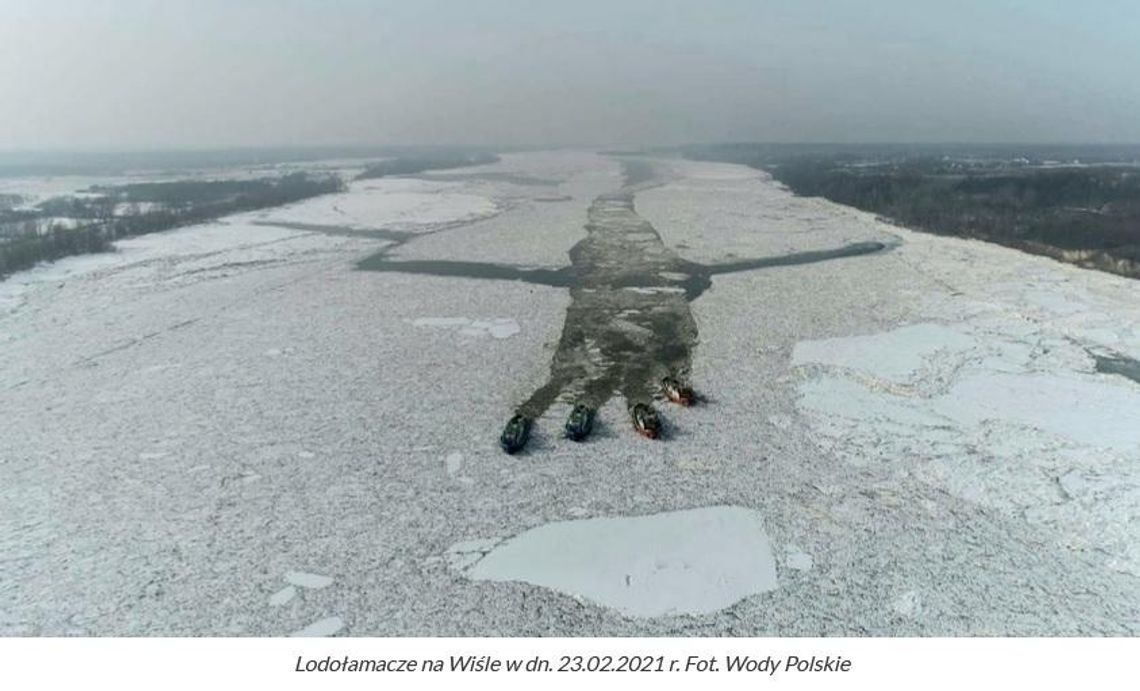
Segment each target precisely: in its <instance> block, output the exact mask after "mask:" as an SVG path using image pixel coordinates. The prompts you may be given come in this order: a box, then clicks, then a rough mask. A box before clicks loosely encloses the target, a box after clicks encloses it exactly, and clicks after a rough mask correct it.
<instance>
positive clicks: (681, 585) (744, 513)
mask: <svg viewBox="0 0 1140 691" xmlns="http://www.w3.org/2000/svg"><path fill="white" fill-rule="evenodd" d="M468 575H469V576H470V577H471V578H474V579H479V580H489V581H523V582H526V583H531V584H534V585H539V586H543V587H546V588H552V589H554V590H558V591H561V592H563V593H567V594H570V595H575V596H578V597H583V598H585V599H587V600H591V601H593V602H596V603H598V604H601V605H605V606H607V607H612V608H614V609H616V610H618V611H620V612H622V613H623V614H627V615H630V616H636V617H655V616H662V615H675V614H704V613H708V612H715V611H717V610H719V609H723V608H725V607H728V606H729V605H732V604H733V603H735V602H737V601H739V600H740V599H742V598H745V597H748V596H749V595H753V594H755V593H762V592H765V591H768V590H773V589H775V588H776V585H777V583H776V562H775V559H774V558H773V556H772V547H771V544H770V542H769V540H768V535H767V534H766V533H765V532H764V526H763V522H762V521H761V518H760V514H759V513H757V512H756V511H753V510H751V509H746V508H742V507H738V506H714V507H708V508H700V509H689V510H685V511H670V512H666V513H659V514H654V515H651V516H623V517H618V518H591V519H585V520H578V521H563V522H559V523H550V524H547V525H544V526H539V527H537V528H533V529H531V530H528V531H527V532H525V533H522V534H521V535H518V536H516V537H514V538H512V539H510V540H508V541H506V542H504V543H502V544H500V545H499V546H498V547H496V548H495V549H493V550H491V551H490V552H489V553H488V554H487V555H486V556H484V557H483V558H482V559H480V560H478V561H477V562H475V564H474V565H473V566H472V567H470V569H469V571H468Z"/></svg>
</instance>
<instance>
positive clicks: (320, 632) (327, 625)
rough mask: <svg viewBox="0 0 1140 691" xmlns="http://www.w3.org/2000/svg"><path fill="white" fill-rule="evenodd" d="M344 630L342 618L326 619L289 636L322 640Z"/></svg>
mask: <svg viewBox="0 0 1140 691" xmlns="http://www.w3.org/2000/svg"><path fill="white" fill-rule="evenodd" d="M343 628H344V620H343V619H341V618H340V617H326V618H324V619H320V620H318V621H315V622H313V623H312V624H309V625H308V626H306V627H305V628H303V629H301V630H300V631H295V632H293V633H291V634H289V635H290V636H292V637H293V638H321V637H324V636H332V635H333V634H335V633H337V632H339V631H340V630H341V629H343Z"/></svg>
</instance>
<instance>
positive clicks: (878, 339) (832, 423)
mask: <svg viewBox="0 0 1140 691" xmlns="http://www.w3.org/2000/svg"><path fill="white" fill-rule="evenodd" d="M1073 295H1076V296H1077V297H1073ZM1079 296H1080V292H1079V291H1073V294H1071V295H1057V294H1054V293H1053V292H1051V291H1047V290H1046V291H1042V293H1041V294H1038V295H1036V297H1035V298H1034V299H1024V300H1023V301H1021V302H1020V303H1019V304H1021V305H1028V306H1029V307H1030V309H1033V310H1037V309H1045V310H1047V313H1049V312H1048V310H1058V311H1056V312H1052V314H1055V315H1056V316H1057V317H1058V318H1064V317H1069V318H1072V317H1073V316H1075V315H1080V316H1081V317H1082V318H1084V319H1088V309H1087V305H1086V309H1084V310H1075V309H1073V304H1074V302H1075V301H1076V300H1077V298H1078V297H1079ZM1003 317H1004V318H995V317H994V315H993V314H992V311H991V310H987V309H983V310H981V311H979V312H977V313H975V315H974V318H972V319H967V320H966V321H964V322H963V323H959V324H956V325H954V326H946V325H942V324H936V323H924V324H914V325H908V326H904V327H900V328H897V329H893V330H890V331H886V332H882V333H878V334H871V335H863V336H852V337H846V338H830V339H821V340H816V341H806V342H801V343H798V344H797V345H796V346H795V348H794V350H793V355H792V362H793V364H794V365H797V366H799V367H800V368H801V371H803V372H805V373H809V376H808V378H807V379H805V380H804V381H803V382H802V383H801V384H800V386H799V391H800V401H799V404H800V406H801V408H802V409H803V410H804V411H805V413H806V414H807V417H808V419H809V420H811V422H812V424H813V426H814V427H815V429H816V430H817V432H819V433H820V434H821V436H822V438H823V440H822V445H823V446H825V447H828V448H831V449H832V450H833V451H834V452H835V453H836V454H837V455H839V456H841V457H845V458H847V460H849V461H850V462H852V463H855V464H859V465H865V464H867V463H874V462H892V461H894V462H897V460H898V459H909V458H913V459H917V461H918V464H917V466H916V467H915V470H914V472H915V473H916V474H917V475H918V476H919V477H920V478H922V479H923V480H925V481H927V482H930V483H932V484H934V485H936V486H939V487H943V488H946V489H948V490H950V491H951V492H953V493H954V494H955V495H957V496H960V497H962V498H964V499H967V500H969V501H974V502H978V503H980V504H984V505H987V506H992V507H995V508H999V509H1004V510H1007V511H1011V512H1023V514H1024V515H1025V517H1026V518H1027V519H1028V520H1029V521H1031V522H1035V523H1041V524H1043V525H1046V526H1048V527H1050V528H1051V529H1053V530H1054V531H1056V533H1057V534H1059V535H1060V536H1061V539H1062V541H1063V542H1065V543H1067V544H1070V545H1072V546H1074V547H1076V548H1078V549H1080V548H1092V549H1096V550H1100V551H1102V552H1105V553H1107V554H1109V555H1110V556H1109V558H1108V559H1107V562H1106V563H1107V565H1108V566H1109V567H1110V568H1112V569H1114V570H1119V571H1126V572H1130V573H1133V574H1137V573H1140V551H1138V550H1137V548H1136V546H1135V540H1134V536H1133V535H1132V527H1131V524H1130V521H1129V520H1128V519H1127V517H1128V516H1135V515H1137V514H1138V513H1140V478H1138V476H1137V473H1136V471H1135V469H1134V466H1135V461H1136V459H1137V457H1140V425H1137V424H1136V421H1137V420H1140V386H1137V385H1136V384H1135V383H1134V382H1131V381H1130V380H1129V379H1127V378H1125V377H1121V376H1109V375H1104V374H1098V373H1096V372H1095V369H1094V365H1093V364H1092V359H1091V356H1090V355H1089V353H1090V351H1091V350H1094V349H1097V348H1099V347H1105V346H1104V344H1105V343H1106V342H1109V343H1111V345H1113V346H1116V347H1119V346H1120V345H1121V340H1122V339H1120V338H1119V337H1117V334H1118V332H1119V331H1120V327H1117V329H1116V330H1115V331H1113V332H1112V333H1113V336H1114V338H1111V339H1106V338H1105V337H1104V335H1103V334H1099V333H1098V332H1096V331H1095V330H1092V331H1086V332H1083V333H1080V337H1081V338H1080V339H1078V338H1075V337H1074V334H1073V333H1071V332H1070V333H1069V334H1064V333H1058V331H1057V329H1056V326H1055V324H1053V322H1052V320H1049V321H1045V320H1041V319H1029V320H1026V319H1024V318H1017V317H1016V316H1015V315H1012V314H1005V315H1003ZM1125 328H1127V327H1125ZM1127 335H1128V334H1125V336H1127ZM1081 341H1084V343H1082V342H1081Z"/></svg>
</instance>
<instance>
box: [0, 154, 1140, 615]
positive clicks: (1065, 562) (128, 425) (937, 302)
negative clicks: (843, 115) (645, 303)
mask: <svg viewBox="0 0 1140 691" xmlns="http://www.w3.org/2000/svg"><path fill="white" fill-rule="evenodd" d="M657 172H658V175H659V176H660V178H661V180H662V182H663V183H664V184H662V185H661V186H659V187H655V188H652V189H648V190H646V191H642V192H639V193H638V194H637V196H636V200H635V203H636V209H637V211H638V213H639V214H640V215H641V216H642V217H643V218H645V219H647V220H649V221H650V222H651V223H652V224H653V225H654V226H655V228H656V229H657V231H658V233H659V234H660V235H661V237H662V239H663V240H664V242H665V244H666V245H667V246H669V247H670V248H671V249H673V250H675V251H676V252H677V253H679V254H681V255H682V256H683V257H685V258H687V259H690V260H693V261H700V262H718V261H728V260H732V259H733V258H749V257H757V256H768V255H782V254H786V253H789V252H799V251H805V250H818V249H828V248H832V247H837V246H840V245H844V244H847V243H853V242H864V241H880V242H884V243H887V244H889V245H891V246H892V247H893V249H892V250H890V251H888V252H884V253H879V254H874V255H869V256H862V257H851V258H846V259H837V260H833V261H828V262H821V263H816V264H807V265H801V266H784V267H772V268H766V269H760V270H755V271H751V272H742V273H734V274H725V275H718V276H716V277H714V278H713V283H712V287H711V288H710V289H709V290H707V291H706V292H705V293H704V294H703V295H702V296H701V297H700V298H699V299H697V300H696V301H695V302H694V303H693V304H692V311H693V314H694V317H695V319H696V321H697V324H698V327H699V329H700V337H699V338H700V343H699V345H698V347H697V349H696V352H695V356H694V358H693V368H694V372H693V383H694V385H695V387H696V388H697V390H698V391H699V392H701V393H702V394H704V395H705V396H706V397H707V398H708V401H707V402H706V403H705V404H704V405H699V406H695V407H693V408H675V407H665V404H661V406H662V407H661V412H662V414H663V416H664V417H665V419H666V420H667V425H668V430H669V435H668V436H669V439H668V441H664V442H652V441H648V440H645V439H642V438H640V437H638V436H636V435H635V434H634V433H633V432H632V430H631V429H630V428H629V424H628V422H627V417H626V412H625V410H624V407H623V404H622V402H621V401H618V400H612V401H611V402H610V403H609V404H608V405H607V406H606V407H605V408H604V409H603V410H602V411H600V413H599V423H598V424H599V427H598V429H597V431H596V432H595V434H594V436H593V437H591V439H590V440H588V441H587V442H585V443H583V444H575V443H573V442H569V441H566V440H564V439H562V438H560V430H561V426H562V423H563V421H564V420H565V417H566V413H567V412H568V410H569V407H570V404H571V402H570V401H562V402H559V403H558V404H556V405H555V406H553V408H552V409H551V410H550V412H549V413H548V414H546V415H545V416H544V417H543V418H541V419H540V420H538V422H537V425H536V431H535V436H534V438H532V441H531V444H530V446H529V447H528V451H527V452H526V453H524V454H522V455H519V456H507V455H505V454H503V453H502V452H501V451H500V450H499V449H498V448H497V438H498V434H499V432H500V430H501V428H502V425H503V423H504V422H505V421H506V419H507V417H509V415H510V414H511V412H512V411H513V409H514V406H516V405H517V404H518V403H519V402H520V401H521V400H522V399H523V398H524V397H525V396H527V395H528V394H529V393H530V392H531V391H532V390H533V389H534V388H535V387H536V386H538V385H539V384H541V383H542V382H543V381H544V380H545V379H546V375H547V372H548V368H549V363H550V357H551V355H552V354H553V353H554V350H555V346H556V344H557V342H558V339H559V334H560V332H561V327H562V323H563V317H564V310H565V309H566V307H567V305H568V304H569V297H568V295H567V291H566V290H565V289H562V288H554V287H545V286H536V285H533V284H529V283H522V282H514V281H489V280H478V279H467V278H454V277H438V276H425V275H416V274H401V273H378V272H369V271H360V270H357V269H356V268H355V265H356V263H357V262H358V261H360V260H361V259H363V258H365V257H368V256H370V255H372V254H374V253H375V252H377V251H379V250H381V249H383V248H385V247H388V248H393V247H394V249H392V252H393V253H394V256H395V258H398V259H400V260H423V259H431V260H457V261H486V262H502V263H508V264H515V265H519V266H526V267H549V268H557V267H560V266H564V265H566V264H567V262H568V260H567V256H566V252H567V250H568V249H569V248H570V247H571V246H572V245H573V244H574V243H575V242H577V241H578V240H580V239H581V238H582V237H583V235H584V230H583V225H584V224H585V222H586V210H587V208H588V207H589V205H590V203H591V201H592V200H593V199H594V198H595V197H596V196H598V195H600V194H604V193H607V192H612V191H614V190H616V189H618V188H619V187H620V186H621V184H622V178H621V171H620V167H619V165H618V163H617V162H616V161H614V160H613V159H608V158H604V157H600V156H596V155H593V154H588V153H574V152H555V153H534V154H514V155H507V156H504V157H503V159H502V161H500V162H499V163H496V164H493V165H490V166H481V167H478V168H471V169H460V170H456V171H450V172H449V173H447V174H435V175H425V176H423V178H421V179H379V180H368V181H363V182H360V183H354V184H353V186H352V187H351V189H350V191H349V192H347V193H345V194H342V195H330V196H327V197H320V198H315V199H312V200H307V201H305V202H301V203H298V204H295V205H291V206H287V207H281V208H277V209H271V210H266V211H261V212H255V213H252V214H243V215H240V216H234V217H230V218H227V219H223V220H222V221H219V222H217V223H213V224H209V225H205V226H198V227H192V228H184V229H180V230H176V231H170V232H166V233H159V234H154V235H147V236H142V237H138V238H133V239H131V240H127V241H123V242H120V243H118V250H119V251H118V252H116V253H114V254H107V255H91V256H85V257H75V258H69V259H65V260H62V261H60V262H57V263H56V264H53V265H50V266H44V267H40V268H37V269H34V270H32V271H28V272H23V273H20V274H17V275H15V276H13V277H11V278H9V279H8V280H6V281H4V282H0V353H2V354H3V360H2V364H0V409H2V410H3V411H4V412H3V418H2V421H0V426H2V429H3V433H2V434H0V441H2V445H0V473H2V477H3V481H2V482H0V633H2V634H7V635H16V634H85V635H101V634H127V635H158V634H169V635H179V634H205V635H228V634H236V635H249V634H258V635H288V634H298V635H332V634H338V635H394V634H403V635H452V634H455V635H496V634H503V635H514V634H529V635H537V634H565V635H595V634H596V635H609V634H613V635H626V634H644V635H818V634H824V635H829V634H850V635H868V634H870V635H887V634H898V635H905V634H917V635H954V634H1015V635H1019V634H1038V635H1058V634H1116V635H1124V634H1128V635H1137V634H1138V633H1140V552H1138V551H1137V547H1136V544H1137V542H1138V538H1140V525H1138V522H1137V520H1136V516H1138V515H1140V464H1138V461H1140V433H1138V432H1137V430H1138V429H1140V425H1138V424H1137V420H1138V419H1140V383H1137V382H1135V381H1133V380H1131V379H1129V378H1128V377H1126V376H1124V375H1122V374H1114V373H1108V372H1104V371H1099V370H1098V367H1097V362H1098V360H1097V358H1098V357H1099V358H1106V357H1111V358H1118V359H1121V360H1122V361H1131V360H1140V284H1137V283H1135V282H1130V281H1128V280H1125V279H1122V278H1118V277H1114V276H1109V275H1106V274H1099V273H1093V272H1087V271H1082V270H1079V269H1075V268H1072V267H1069V266H1065V265H1062V264H1058V263H1054V262H1051V261H1049V260H1046V259H1043V258H1040V257H1032V256H1028V255H1023V254H1019V253H1017V252H1014V251H1012V250H1007V249H1003V248H999V247H994V246H988V245H984V244H981V243H977V242H971V241H960V240H953V239H946V238H939V237H933V236H927V235H922V234H918V233H913V232H910V231H907V230H904V229H900V228H896V227H893V226H889V225H886V224H883V223H880V222H878V221H876V220H875V219H874V218H872V217H871V216H869V215H867V214H864V213H861V212H858V211H854V210H851V209H847V208H844V207H840V206H837V205H834V204H831V203H829V202H826V201H824V200H819V199H800V198H795V197H793V196H792V195H790V194H789V193H788V192H787V191H785V190H784V189H782V188H781V187H780V186H778V185H776V184H775V183H773V182H772V181H771V180H769V179H768V178H767V177H766V176H764V175H763V174H761V173H758V172H757V171H753V170H750V169H746V168H743V167H738V166H732V165H725V164H708V163H692V162H685V161H658V162H657ZM433 177H435V178H437V179H432V178H433ZM341 231H345V232H341ZM347 231H353V232H347ZM395 232H399V233H411V234H414V237H413V238H412V239H411V240H409V241H407V242H406V243H405V244H400V245H399V246H394V245H393V243H394V242H396V241H394V240H393V239H392V237H391V234H392V233H395ZM370 233H372V234H370Z"/></svg>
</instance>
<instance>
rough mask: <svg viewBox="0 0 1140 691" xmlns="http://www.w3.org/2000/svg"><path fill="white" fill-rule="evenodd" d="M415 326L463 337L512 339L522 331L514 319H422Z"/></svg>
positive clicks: (414, 321) (416, 320) (416, 321)
mask: <svg viewBox="0 0 1140 691" xmlns="http://www.w3.org/2000/svg"><path fill="white" fill-rule="evenodd" d="M412 325H413V326H427V327H433V328H438V329H451V330H454V331H457V332H458V333H459V334H460V335H463V336H475V337H481V336H493V337H495V338H510V337H511V336H514V335H515V334H517V333H518V332H520V331H521V330H522V328H521V327H520V326H519V323H518V322H517V321H515V320H514V319H467V318H466V317H422V318H420V319H413V320H412Z"/></svg>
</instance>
